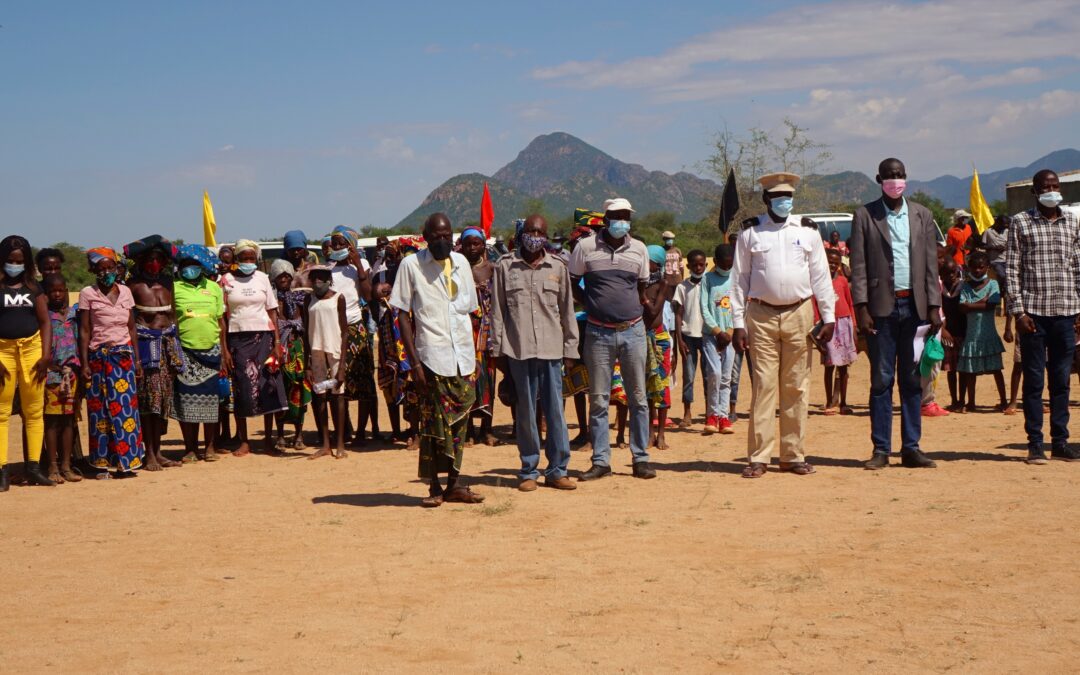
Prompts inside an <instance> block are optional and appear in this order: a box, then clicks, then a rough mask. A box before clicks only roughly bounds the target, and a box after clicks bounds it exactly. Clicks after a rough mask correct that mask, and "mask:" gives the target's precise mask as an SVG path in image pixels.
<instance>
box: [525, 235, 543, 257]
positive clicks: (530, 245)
mask: <svg viewBox="0 0 1080 675" xmlns="http://www.w3.org/2000/svg"><path fill="white" fill-rule="evenodd" d="M547 241H548V238H547V237H545V236H544V235H542V234H538V235H533V234H525V233H524V232H522V233H521V248H523V249H525V250H526V251H528V252H529V253H536V252H537V251H540V250H541V249H543V248H544V246H546V245H547Z"/></svg>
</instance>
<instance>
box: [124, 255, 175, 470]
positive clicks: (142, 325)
mask: <svg viewBox="0 0 1080 675" xmlns="http://www.w3.org/2000/svg"><path fill="white" fill-rule="evenodd" d="M124 255H125V256H127V258H128V259H130V260H131V261H132V263H133V274H132V277H131V281H130V282H129V283H128V288H130V289H131V294H132V296H133V297H134V298H135V332H136V335H137V336H138V345H137V349H136V358H138V360H139V362H140V363H141V364H142V369H143V378H142V380H140V381H139V419H140V421H141V422H142V428H143V441H144V443H145V446H146V470H147V471H160V470H161V469H163V468H165V467H172V466H179V465H180V464H179V463H178V462H174V461H172V460H171V459H168V458H167V457H165V456H164V455H162V454H161V436H162V434H164V433H165V424H166V421H167V420H168V418H169V416H170V413H171V412H172V402H173V382H174V381H175V380H176V376H177V374H178V373H179V372H180V371H181V370H183V367H184V362H183V359H182V354H183V352H182V350H181V347H180V342H179V340H178V339H177V330H176V318H175V314H174V312H173V282H172V279H173V276H172V267H173V262H174V260H175V258H176V247H175V246H173V245H172V242H170V241H169V240H168V239H165V238H163V237H162V236H161V235H157V234H154V235H150V236H149V237H144V238H142V239H139V240H138V241H134V242H132V243H130V244H128V245H127V246H125V247H124Z"/></svg>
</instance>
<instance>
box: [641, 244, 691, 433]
mask: <svg viewBox="0 0 1080 675" xmlns="http://www.w3.org/2000/svg"><path fill="white" fill-rule="evenodd" d="M648 249H649V272H650V275H651V276H650V277H649V285H648V286H647V287H646V288H645V296H644V297H645V305H644V311H643V312H642V321H644V322H645V331H646V338H647V340H648V344H647V345H646V352H645V375H646V382H645V393H646V395H647V396H648V398H649V423H650V424H652V425H654V427H655V429H656V431H655V433H654V434H653V438H652V446H653V447H654V448H657V449H658V450H666V449H667V447H668V446H667V443H666V442H665V441H664V429H665V428H666V427H667V411H668V408H670V407H671V334H669V333H668V332H667V328H665V327H664V303H666V302H668V301H670V300H671V298H672V296H673V295H674V294H675V287H676V286H678V285H679V283H680V282H681V281H682V277H681V276H679V275H676V274H668V275H665V274H664V264H665V261H666V260H667V252H666V251H665V250H664V248H663V247H662V246H657V245H655V244H653V245H651V246H649V247H648Z"/></svg>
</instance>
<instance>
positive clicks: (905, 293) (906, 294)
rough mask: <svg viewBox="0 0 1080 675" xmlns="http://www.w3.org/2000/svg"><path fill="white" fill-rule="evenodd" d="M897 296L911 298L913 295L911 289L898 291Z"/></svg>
mask: <svg viewBox="0 0 1080 675" xmlns="http://www.w3.org/2000/svg"><path fill="white" fill-rule="evenodd" d="M896 297H898V298H910V297H911V291H897V292H896Z"/></svg>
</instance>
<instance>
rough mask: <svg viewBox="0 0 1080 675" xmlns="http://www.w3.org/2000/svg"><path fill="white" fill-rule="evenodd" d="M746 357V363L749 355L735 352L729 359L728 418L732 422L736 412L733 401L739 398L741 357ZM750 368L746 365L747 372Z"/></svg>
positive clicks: (748, 361)
mask: <svg viewBox="0 0 1080 675" xmlns="http://www.w3.org/2000/svg"><path fill="white" fill-rule="evenodd" d="M744 356H745V357H746V362H747V364H749V363H750V355H749V354H743V353H742V352H735V357H734V358H733V359H732V361H731V401H730V404H729V405H728V419H729V420H731V421H732V422H734V421H735V417H736V416H737V415H738V413H737V412H736V411H735V403H736V402H738V400H739V380H741V379H742V362H743V357H744ZM749 370H750V368H749V367H747V371H748V372H749Z"/></svg>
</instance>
